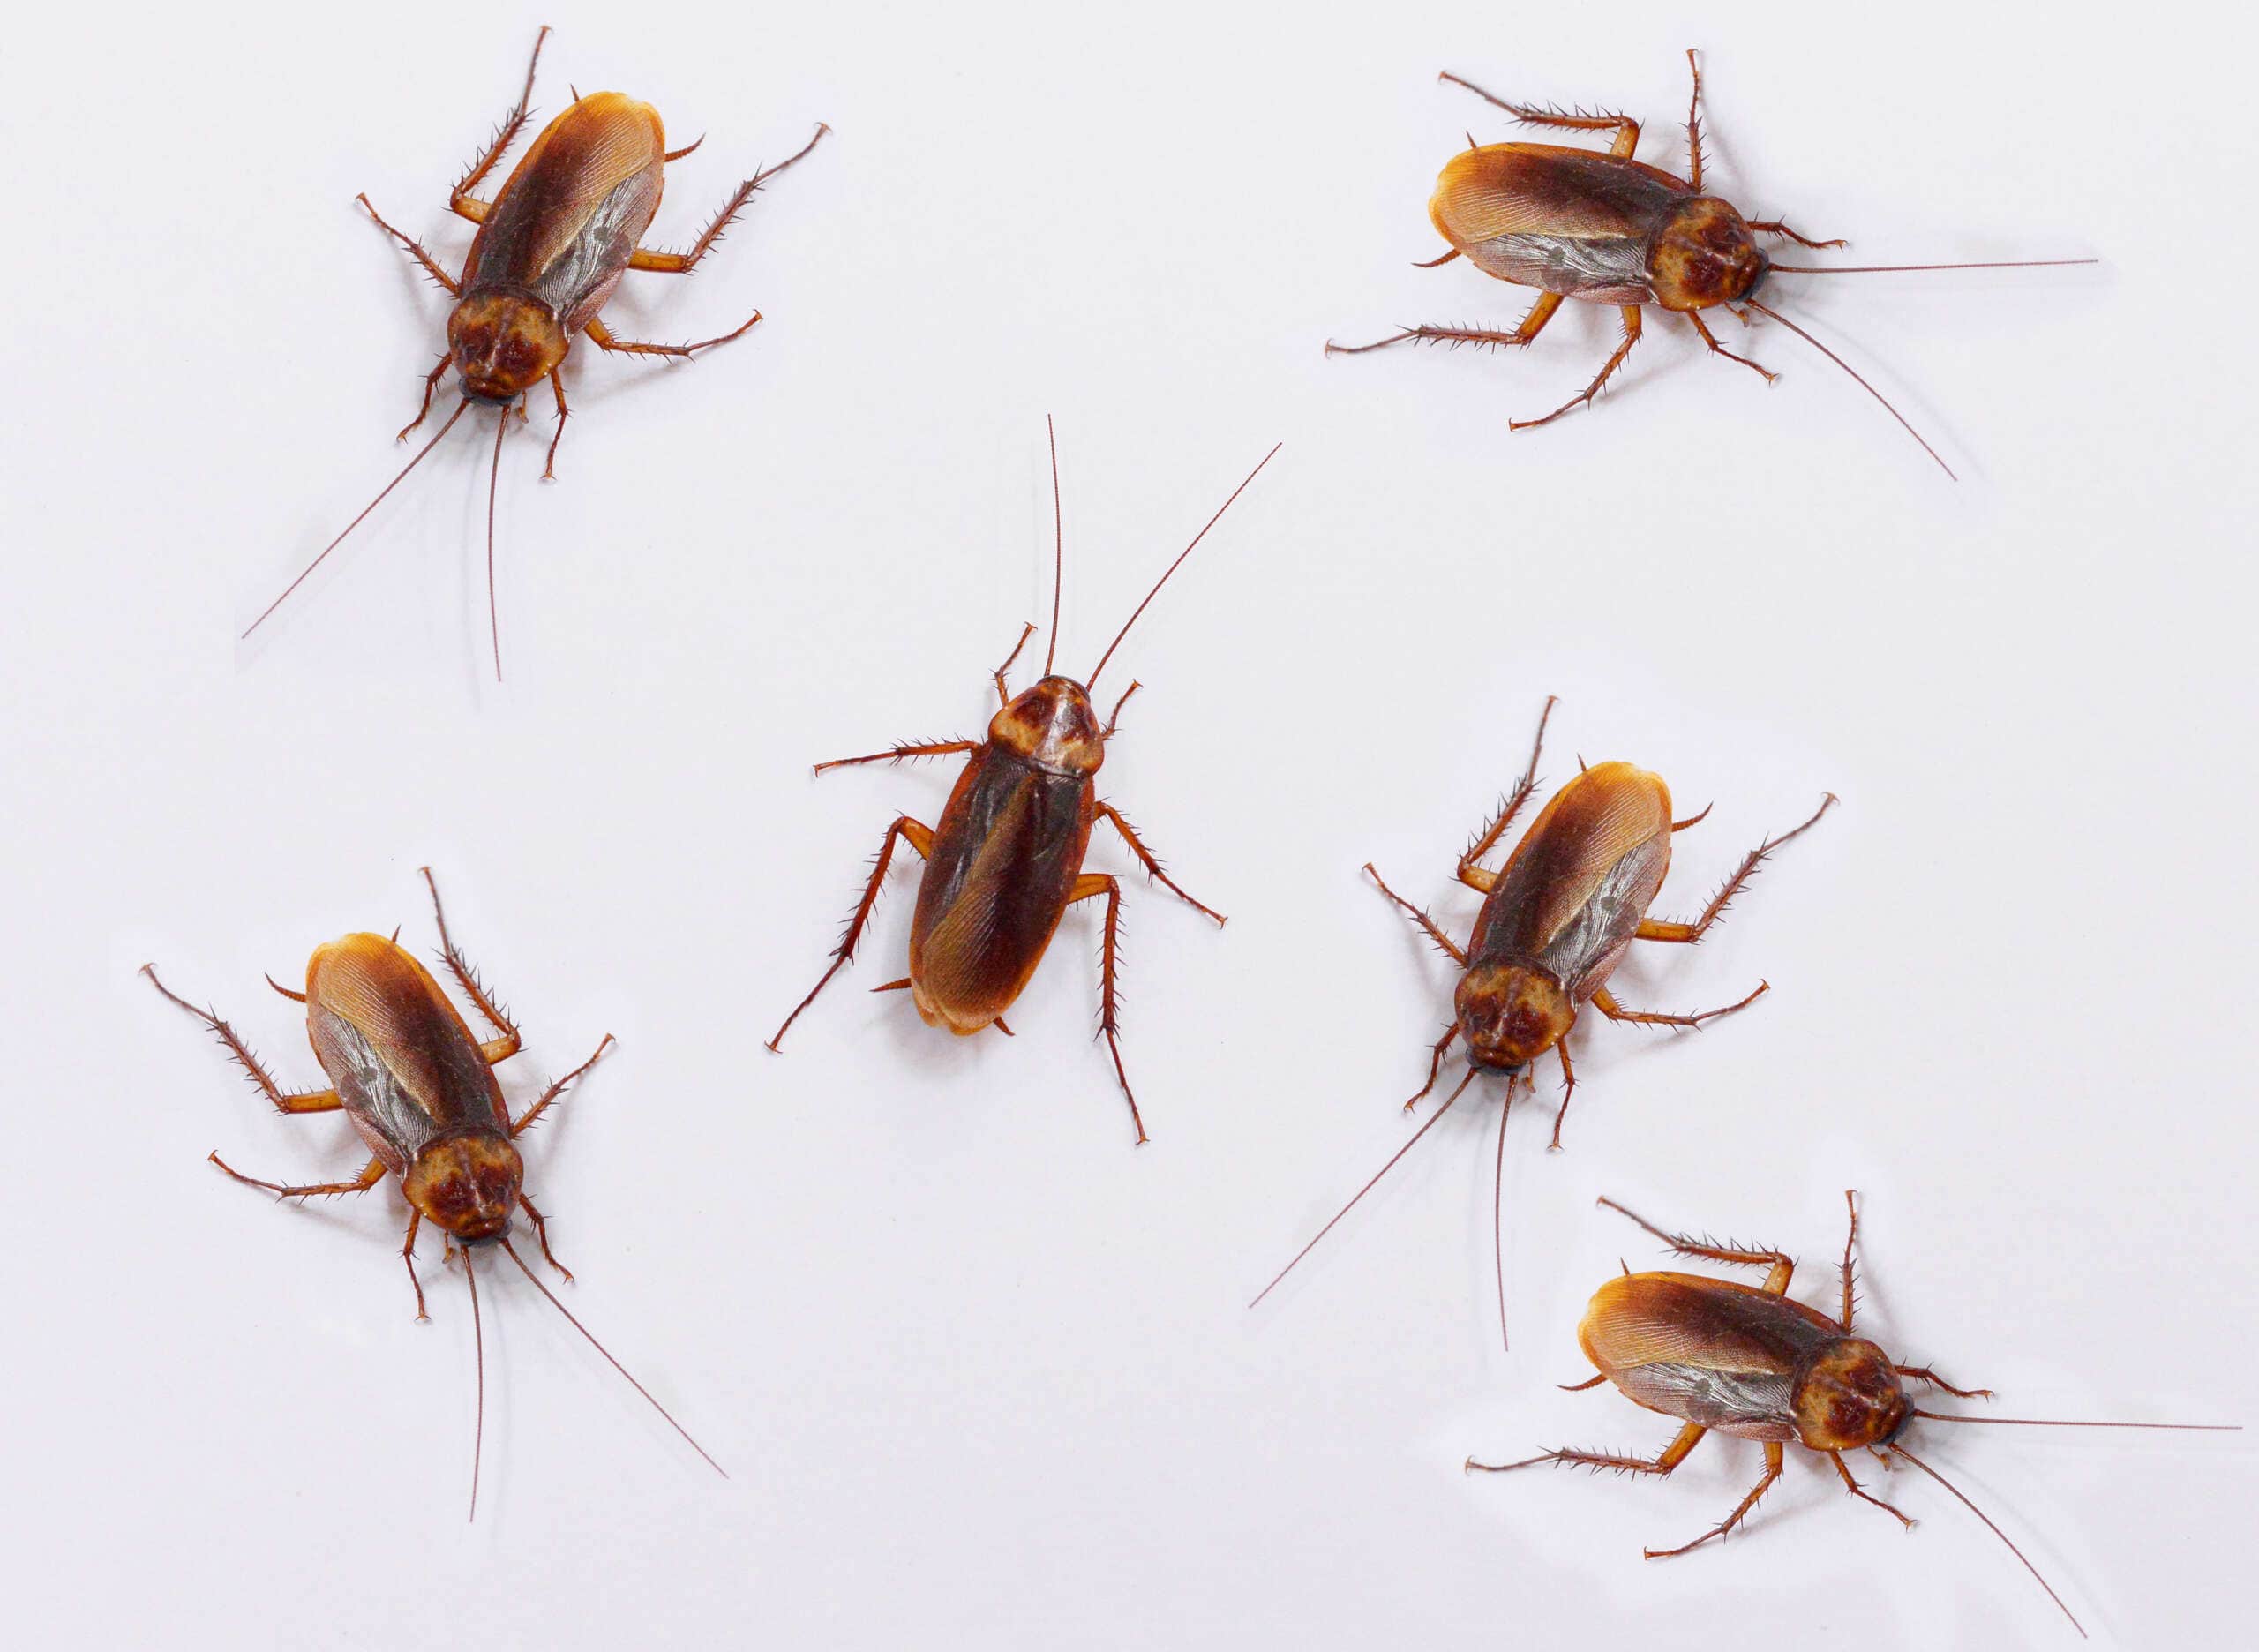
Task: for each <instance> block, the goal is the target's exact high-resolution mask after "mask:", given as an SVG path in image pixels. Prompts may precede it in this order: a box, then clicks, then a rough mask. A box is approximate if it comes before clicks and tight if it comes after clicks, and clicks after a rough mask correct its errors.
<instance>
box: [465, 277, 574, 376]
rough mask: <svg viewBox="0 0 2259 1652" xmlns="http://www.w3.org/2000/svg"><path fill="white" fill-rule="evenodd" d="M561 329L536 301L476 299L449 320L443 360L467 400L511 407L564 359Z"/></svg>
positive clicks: (506, 296)
mask: <svg viewBox="0 0 2259 1652" xmlns="http://www.w3.org/2000/svg"><path fill="white" fill-rule="evenodd" d="M565 345H566V339H565V329H564V328H563V327H559V325H558V324H557V314H556V312H554V311H552V309H551V308H550V307H549V306H548V305H547V304H543V303H542V302H541V301H540V300H539V299H537V298H522V297H518V296H517V295H515V294H514V293H496V292H489V293H478V294H475V295H473V296H472V297H469V298H466V299H464V300H463V301H462V303H461V304H457V305H456V306H455V308H454V314H453V315H450V316H449V317H448V318H447V354H448V355H449V357H452V358H453V360H454V364H455V371H456V372H460V373H461V374H462V388H463V394H465V395H468V396H470V397H472V398H473V399H474V400H477V401H480V402H511V401H514V400H516V399H517V398H518V397H519V396H522V395H523V394H525V393H526V392H527V391H528V390H530V389H531V388H533V387H534V386H536V385H537V384H539V383H540V382H541V381H542V380H543V379H545V378H547V377H548V376H549V374H550V372H552V370H553V369H554V368H555V367H556V365H557V364H558V363H559V362H561V361H563V360H564V359H565Z"/></svg>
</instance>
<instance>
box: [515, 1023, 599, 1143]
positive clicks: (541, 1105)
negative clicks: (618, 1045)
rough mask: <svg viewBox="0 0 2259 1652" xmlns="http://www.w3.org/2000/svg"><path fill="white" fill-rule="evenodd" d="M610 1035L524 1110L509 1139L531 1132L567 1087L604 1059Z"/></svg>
mask: <svg viewBox="0 0 2259 1652" xmlns="http://www.w3.org/2000/svg"><path fill="white" fill-rule="evenodd" d="M610 1048H612V1034H611V1033H609V1032H607V1033H605V1034H604V1042H602V1043H601V1044H598V1045H597V1053H596V1054H595V1055H591V1056H589V1058H588V1060H586V1061H584V1062H582V1063H581V1064H580V1065H579V1066H578V1067H575V1068H574V1069H573V1070H572V1071H571V1072H568V1073H567V1074H566V1075H565V1076H564V1077H563V1078H559V1080H558V1081H557V1082H556V1083H555V1084H553V1085H550V1086H549V1088H548V1089H546V1090H544V1091H543V1092H542V1093H541V1100H538V1101H537V1102H535V1103H534V1104H533V1105H532V1106H531V1107H529V1108H527V1109H526V1110H525V1115H524V1116H523V1117H522V1118H520V1119H519V1120H518V1122H517V1123H514V1124H513V1125H511V1126H510V1139H511V1140H513V1141H515V1140H516V1139H517V1138H519V1137H521V1136H522V1135H524V1134H525V1133H526V1132H527V1131H528V1130H531V1129H532V1128H533V1123H534V1121H535V1120H536V1119H537V1118H539V1117H540V1116H541V1115H543V1114H544V1113H546V1112H547V1111H548V1110H549V1104H550V1103H551V1102H552V1101H554V1100H557V1098H558V1097H559V1096H561V1095H563V1094H564V1093H565V1088H566V1086H567V1085H569V1084H571V1083H572V1082H573V1081H574V1079H575V1078H579V1077H580V1076H581V1075H582V1073H584V1072H586V1071H588V1070H589V1068H591V1067H593V1066H595V1065H596V1064H597V1063H598V1062H600V1061H602V1060H603V1059H604V1052H605V1051H607V1050H609V1049H610Z"/></svg>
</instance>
